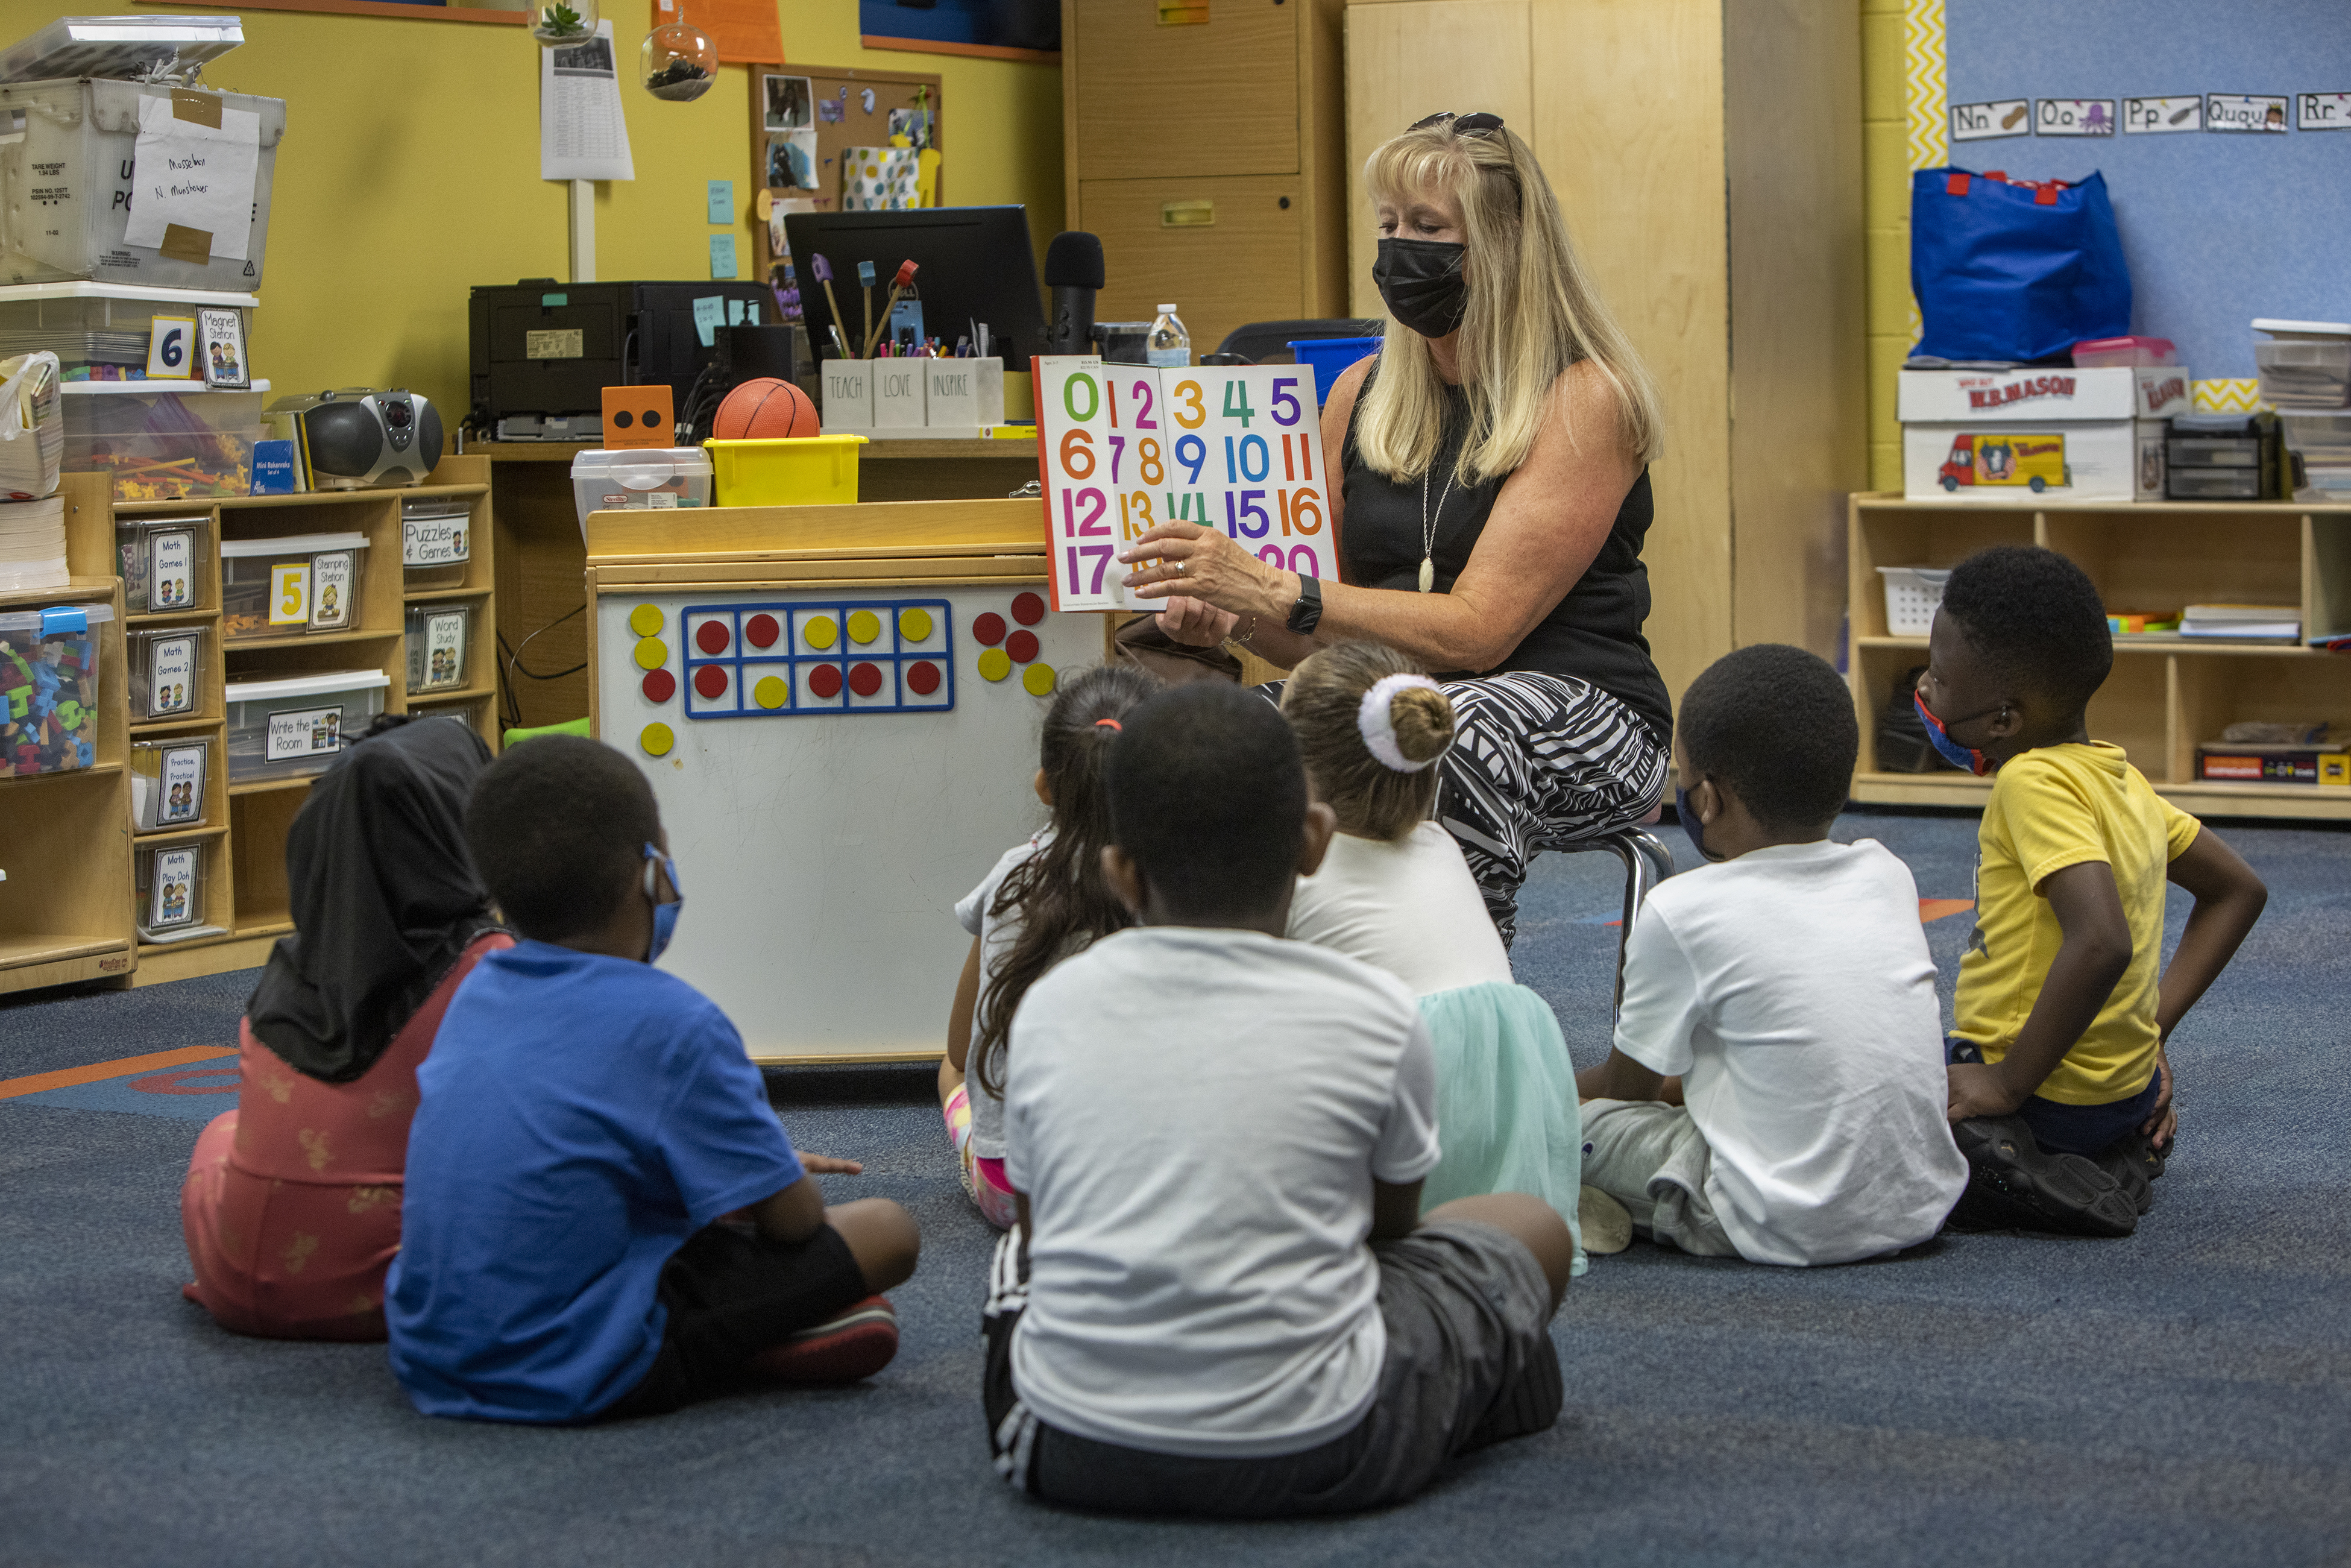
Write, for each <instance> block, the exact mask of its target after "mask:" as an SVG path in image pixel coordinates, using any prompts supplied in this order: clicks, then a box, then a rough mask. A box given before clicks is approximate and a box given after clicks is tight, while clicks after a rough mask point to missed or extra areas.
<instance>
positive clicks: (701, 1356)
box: [384, 736, 918, 1422]
mask: <svg viewBox="0 0 2351 1568" xmlns="http://www.w3.org/2000/svg"><path fill="white" fill-rule="evenodd" d="M465 837H466V841H467V843H468V845H469V846H470V848H471V849H472V852H473V855H474V860H475V866H476V868H477V869H478V870H479V871H480V873H481V877H482V881H483V883H484V884H485V885H486V886H487V887H488V888H489V890H490V894H491V896H492V898H494V899H495V900H496V903H497V905H498V907H499V909H500V911H501V912H502V913H503V914H504V915H505V917H506V919H507V923H508V924H509V925H512V926H513V927H514V928H515V930H516V931H517V933H518V934H519V935H520V936H521V937H522V940H521V942H519V943H518V944H517V946H514V947H513V948H512V949H510V950H508V951H507V952H504V953H499V954H496V955H495V957H496V959H497V960H498V962H496V964H492V963H490V962H488V961H487V960H486V961H485V962H484V963H482V964H480V965H477V966H476V967H475V970H474V972H473V973H472V974H471V975H469V976H468V977H466V980H465V984H464V985H463V986H461V987H460V988H458V991H457V995H456V998H455V1000H454V1001H452V1002H451V1004H450V1007H449V1011H448V1015H447V1017H446V1018H445V1019H444V1020H443V1022H442V1025H441V1031H440V1034H439V1036H438V1038H437V1039H436V1040H435V1041H434V1047H433V1053H432V1055H431V1056H429V1057H428V1058H426V1060H425V1062H424V1065H423V1067H422V1068H420V1069H419V1070H418V1071H417V1075H416V1076H417V1084H418V1088H419V1091H420V1092H421V1095H422V1098H421V1101H420V1103H419V1104H418V1106H417V1111H416V1119H415V1123H414V1124H413V1127H412V1129H411V1131H410V1134H409V1144H408V1170H407V1188H406V1193H405V1196H404V1197H403V1200H402V1208H401V1228H402V1238H401V1250H400V1255H399V1257H398V1258H397V1259H395V1260H393V1263H392V1273H391V1277H390V1279H389V1281H387V1285H386V1292H385V1298H384V1315H385V1319H386V1322H387V1323H388V1325H389V1326H390V1329H391V1334H392V1370H393V1372H394V1373H395V1374H397V1375H398V1376H399V1378H400V1381H401V1383H402V1385H403V1386H404V1387H406V1389H407V1390H408V1396H409V1398H410V1399H411V1400H413V1402H414V1403H415V1406H416V1407H417V1408H418V1409H419V1410H421V1411H423V1412H424V1413H425V1414H426V1415H429V1416H471V1417H475V1418H477V1419H486V1420H500V1421H532V1422H571V1421H585V1420H601V1419H611V1418H616V1417H622V1416H646V1415H654V1414H658V1413H660V1412H663V1411H666V1410H674V1409H675V1408H677V1407H678V1406H681V1405H684V1404H687V1403H690V1402H692V1401H694V1400H696V1399H702V1398H707V1397H709V1396H713V1395H716V1394H719V1393H723V1392H725V1391H726V1390H727V1389H729V1388H731V1387H733V1386H736V1385H738V1384H739V1383H740V1382H742V1381H743V1380H744V1379H745V1378H746V1376H747V1375H748V1374H764V1375H768V1376H770V1377H774V1378H779V1379H784V1380H789V1381H795V1382H835V1381H847V1380H850V1379H853V1378H858V1377H863V1376H865V1375H869V1374H871V1373H872V1372H874V1371H877V1370H879V1369H880V1368H881V1367H882V1366H883V1364H886V1363H887V1362H888V1361H889V1360H890V1358H891V1356H892V1355H893V1354H895V1353H896V1350H897V1344H898V1331H897V1320H896V1316H895V1314H894V1313H893V1312H892V1311H891V1307H890V1303H889V1302H888V1301H885V1300H883V1299H882V1297H881V1296H880V1295H879V1294H878V1292H879V1291H885V1290H888V1289H889V1288H890V1287H892V1286H893V1285H896V1284H898V1283H900V1282H902V1281H904V1280H905V1279H906V1278H907V1277H908V1276H909V1275H911V1274H912V1273H913V1272H914V1257H915V1252H916V1249H917V1245H918V1238H917V1235H916V1232H915V1228H914V1220H913V1219H912V1218H909V1217H908V1216H907V1214H906V1212H905V1210H904V1209H903V1208H900V1207H898V1206H897V1205H896V1204H894V1203H891V1202H889V1201H887V1200H886V1199H882V1198H865V1199H862V1200H860V1201H857V1202H854V1203H848V1204H841V1205H839V1206H837V1207H826V1205H825V1201H824V1195H823V1193H822V1192H821V1191H820V1189H819V1188H818V1186H817V1184H816V1181H815V1180H814V1178H813V1177H812V1176H810V1175H809V1174H808V1173H810V1172H814V1171H820V1172H829V1173H842V1174H849V1175H854V1174H856V1173H857V1171H858V1170H859V1169H860V1167H859V1166H857V1165H856V1164H855V1163H854V1162H852V1161H848V1160H833V1159H827V1158H824V1157H823V1156H821V1155H796V1154H795V1153H794V1152H793V1149H792V1145H791V1142H790V1140H789V1139H788V1138H787V1137H785V1135H784V1132H783V1129H782V1127H781V1126H779V1125H778V1124H777V1121H776V1117H775V1113H773V1112H772V1111H771V1110H770V1109H769V1108H768V1100H767V1094H766V1091H765V1088H764V1086H763V1085H762V1083H761V1082H760V1078H759V1072H758V1069H757V1068H755V1067H753V1066H752V1065H751V1062H750V1061H749V1059H748V1058H747V1056H746V1055H745V1054H744V1050H743V1042H742V1040H741V1038H740V1037H739V1036H738V1035H737V1033H736V1032H735V1028H734V1026H733V1025H732V1024H730V1023H729V1022H727V1020H726V1015H725V1014H723V1013H721V1012H720V1011H719V1010H718V1009H717V1008H716V1006H715V1005H713V1004H712V1003H711V1002H710V1001H709V1000H708V999H707V998H705V997H704V996H702V994H701V993H700V992H698V991H696V990H695V989H694V988H693V987H691V986H689V985H687V984H686V983H685V982H684V981H683V980H679V979H677V978H674V977H672V976H669V975H665V974H664V973H662V972H661V971H660V970H658V969H656V968H654V967H653V960H654V959H656V958H658V957H659V956H661V952H662V949H663V947H664V946H666V945H667V943H668V941H669V936H670V933H671V931H672V929H673V928H674V925H676V920H677V914H678V909H679V905H680V902H681V898H682V894H681V893H680V892H679V889H678V886H677V873H676V868H675V867H674V865H673V864H672V863H671V862H670V860H669V855H668V852H667V846H668V839H667V836H666V835H665V834H664V832H663V831H662V828H661V819H660V814H659V812H658V810H656V808H655V806H654V803H653V790H652V789H651V788H650V787H649V786H648V785H647V784H646V782H645V779H644V778H643V775H642V774H640V773H639V772H638V771H637V769H636V768H635V767H634V765H633V764H632V763H631V762H630V761H629V760H628V759H627V758H624V757H622V755H621V754H620V753H619V752H617V751H614V750H612V749H611V747H606V746H603V745H601V744H599V743H597V742H595V741H591V740H583V739H579V738H576V737H569V736H555V737H544V738H541V739H538V740H534V741H531V742H529V743H528V744H527V745H524V746H519V747H516V748H515V749H514V750H512V751H509V752H508V753H507V754H506V756H504V757H503V758H499V759H498V761H497V762H496V764H494V765H493V766H492V767H491V768H489V769H488V770H487V771H486V772H485V773H484V774H483V775H482V778H481V779H480V780H479V781H478V782H477V783H476V784H475V788H474V792H473V797H472V800H471V801H470V802H469V804H468V806H467V809H466V812H465Z"/></svg>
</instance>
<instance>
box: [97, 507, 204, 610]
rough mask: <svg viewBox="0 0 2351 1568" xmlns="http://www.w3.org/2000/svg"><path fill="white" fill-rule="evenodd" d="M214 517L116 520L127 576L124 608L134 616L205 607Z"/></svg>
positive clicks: (118, 566)
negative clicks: (203, 605) (206, 580)
mask: <svg viewBox="0 0 2351 1568" xmlns="http://www.w3.org/2000/svg"><path fill="white" fill-rule="evenodd" d="M212 533H213V520H212V517H211V515H210V514H209V513H204V512H192V513H190V514H188V515H187V516H186V517H117V518H115V520H114V552H115V570H117V571H118V572H120V574H121V576H122V601H123V604H124V606H125V608H127V609H128V610H129V611H130V612H131V614H133V615H147V614H152V613H154V612H159V611H171V610H193V609H195V608H197V607H198V606H200V605H202V604H203V603H204V602H205V600H206V598H207V597H208V596H207V594H206V593H205V584H204V579H205V578H206V577H208V576H210V575H211V572H212V559H213V551H212Z"/></svg>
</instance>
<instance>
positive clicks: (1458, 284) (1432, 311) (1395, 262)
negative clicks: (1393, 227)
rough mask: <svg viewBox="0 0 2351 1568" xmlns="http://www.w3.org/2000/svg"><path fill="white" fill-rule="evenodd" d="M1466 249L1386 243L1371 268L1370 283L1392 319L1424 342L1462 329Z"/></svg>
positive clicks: (1466, 304)
mask: <svg viewBox="0 0 2351 1568" xmlns="http://www.w3.org/2000/svg"><path fill="white" fill-rule="evenodd" d="M1467 254H1468V246H1458V245H1451V244H1448V243H1447V242H1446V241H1444V240H1435V239H1384V240H1382V241H1380V252H1379V257H1378V259H1377V260H1375V261H1374V262H1373V263H1372V281H1373V282H1374V283H1375V284H1377V285H1378V286H1379V290H1380V298H1382V299H1384V300H1385V301H1386V302H1387V307H1388V314H1389V315H1391V316H1393V317H1395V319H1397V320H1398V321H1401V322H1402V323H1404V324H1405V326H1407V327H1409V328H1411V329H1413V330H1414V331H1416V332H1417V333H1419V334H1420V335H1421V336H1422V337H1424V338H1442V337H1444V336H1445V335H1446V334H1447V332H1450V331H1452V330H1453V329H1455V328H1457V327H1458V326H1460V325H1461V318H1462V316H1463V315H1464V314H1465V313H1466V312H1467V311H1468V308H1469V284H1468V279H1466V278H1464V277H1462V276H1461V262H1462V257H1463V256H1466V255H1467Z"/></svg>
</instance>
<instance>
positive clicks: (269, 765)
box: [227, 670, 392, 784]
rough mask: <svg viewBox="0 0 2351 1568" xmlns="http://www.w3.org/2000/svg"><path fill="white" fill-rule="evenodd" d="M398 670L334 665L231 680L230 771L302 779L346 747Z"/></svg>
mask: <svg viewBox="0 0 2351 1568" xmlns="http://www.w3.org/2000/svg"><path fill="white" fill-rule="evenodd" d="M390 685H392V678H391V677H390V676H388V675H386V674H384V673H383V672H382V671H381V670H335V671H329V672H328V673H327V674H318V675H296V676H292V677H290V678H288V679H286V680H277V681H231V682H230V683H229V684H228V691H227V700H228V777H229V781H230V782H231V783H233V784H241V783H243V782H245V781H246V779H300V778H303V777H305V776H307V775H308V774H312V773H321V772H324V771H325V770H326V768H328V766H329V764H331V763H332V762H333V761H334V760H335V758H337V757H339V756H340V755H341V754H342V749H343V737H345V736H350V735H357V734H359V733H360V731H362V730H364V729H365V728H367V727H368V726H369V724H370V723H371V722H372V721H373V720H374V718H375V716H376V715H378V714H380V713H381V712H382V711H383V694H384V692H385V690H386V688H388V687H389V686H390Z"/></svg>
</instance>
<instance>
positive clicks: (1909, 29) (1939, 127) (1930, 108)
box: [1902, 0, 1951, 345]
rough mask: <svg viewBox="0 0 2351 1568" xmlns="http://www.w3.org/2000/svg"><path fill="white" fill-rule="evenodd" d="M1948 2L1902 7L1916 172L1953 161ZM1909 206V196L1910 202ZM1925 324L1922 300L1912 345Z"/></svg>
mask: <svg viewBox="0 0 2351 1568" xmlns="http://www.w3.org/2000/svg"><path fill="white" fill-rule="evenodd" d="M1943 38H1944V29H1943V0H1904V5H1903V7H1902V81H1903V89H1904V99H1903V105H1904V108H1903V119H1904V120H1905V121H1906V124H1905V127H1904V129H1905V130H1906V131H1907V132H1908V134H1907V141H1908V144H1909V153H1910V169H1911V172H1913V173H1915V172H1917V171H1918V170H1921V169H1939V168H1941V167H1942V166H1943V165H1944V164H1946V163H1948V162H1950V161H1951V152H1950V113H1949V102H1948V99H1949V96H1950V89H1949V77H1948V75H1947V73H1946V71H1945V69H1944V64H1943ZM1905 199H1906V201H1907V197H1906V198H1905ZM1902 227H1903V231H1904V232H1905V233H1906V234H1907V232H1908V231H1909V227H1910V223H1909V213H1908V210H1907V207H1906V208H1905V210H1904V213H1903V224H1902ZM1925 325H1926V324H1925V323H1924V322H1922V321H1921V320H1920V319H1918V301H1917V299H1915V298H1914V299H1912V300H1911V301H1910V341H1911V342H1912V343H1913V344H1914V345H1915V344H1916V343H1917V341H1918V336H1919V334H1920V333H1921V332H1922V331H1923V330H1925Z"/></svg>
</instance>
